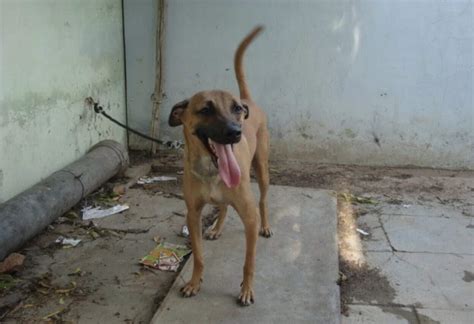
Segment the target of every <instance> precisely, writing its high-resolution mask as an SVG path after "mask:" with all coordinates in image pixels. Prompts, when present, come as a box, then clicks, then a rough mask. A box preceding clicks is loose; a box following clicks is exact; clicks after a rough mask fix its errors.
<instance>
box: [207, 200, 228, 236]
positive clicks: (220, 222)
mask: <svg viewBox="0 0 474 324" xmlns="http://www.w3.org/2000/svg"><path fill="white" fill-rule="evenodd" d="M217 208H218V209H219V213H218V215H217V219H216V221H215V222H214V224H213V225H212V227H210V228H209V229H208V230H207V231H206V233H205V238H206V239H208V240H217V239H218V238H219V237H220V236H221V234H222V229H223V228H224V221H225V217H226V215H227V205H219V206H218V207H217Z"/></svg>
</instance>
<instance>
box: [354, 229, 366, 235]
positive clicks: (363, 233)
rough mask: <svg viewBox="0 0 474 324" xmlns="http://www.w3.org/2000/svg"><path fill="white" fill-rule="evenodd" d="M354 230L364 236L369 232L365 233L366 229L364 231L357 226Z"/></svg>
mask: <svg viewBox="0 0 474 324" xmlns="http://www.w3.org/2000/svg"><path fill="white" fill-rule="evenodd" d="M356 231H357V232H359V233H360V234H362V235H364V236H367V235H369V233H367V232H366V231H364V230H363V229H360V228H357V229H356Z"/></svg>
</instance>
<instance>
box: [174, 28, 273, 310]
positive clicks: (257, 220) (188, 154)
mask: <svg viewBox="0 0 474 324" xmlns="http://www.w3.org/2000/svg"><path fill="white" fill-rule="evenodd" d="M261 30H262V27H257V28H255V29H254V30H253V31H252V32H251V33H250V34H249V35H247V37H246V38H245V39H244V40H243V41H242V42H241V44H240V45H239V47H238V49H237V51H236V53H235V61H234V64H235V73H236V78H237V82H238V85H239V90H240V98H239V97H236V96H234V95H232V94H231V93H229V92H226V91H221V90H213V91H203V92H199V93H197V94H195V95H194V96H193V97H192V98H191V99H190V100H186V101H184V102H181V103H178V104H177V105H175V106H174V107H173V110H172V112H171V115H170V125H172V126H177V125H181V124H182V125H183V133H184V138H185V142H186V145H185V154H184V187H183V189H184V199H185V201H186V206H187V209H188V214H187V223H188V227H189V231H190V237H191V244H192V250H193V256H194V268H193V274H192V278H191V280H190V281H189V282H188V283H187V284H186V285H185V286H184V287H183V288H182V290H181V291H182V293H183V295H184V296H186V297H189V296H193V295H195V294H196V293H197V292H198V291H199V289H200V285H201V280H202V274H203V269H204V263H203V256H202V246H201V243H202V242H201V240H202V230H201V211H202V209H203V207H204V205H205V204H206V203H211V204H214V205H218V206H219V215H218V220H217V223H216V224H215V225H214V227H213V228H212V229H211V230H210V231H209V232H208V233H207V238H209V239H216V238H218V237H219V236H220V235H221V232H222V226H223V224H224V219H225V215H226V211H227V206H228V205H230V206H232V207H233V208H235V210H236V211H237V213H238V214H239V216H240V218H241V220H242V222H243V224H244V228H245V236H246V253H245V264H244V269H243V282H242V286H241V292H240V296H239V301H240V303H241V304H242V305H250V304H251V303H253V301H254V292H253V277H254V272H255V257H256V256H255V254H256V243H257V238H258V233H259V225H260V234H261V235H262V236H265V237H270V236H271V234H272V232H271V229H270V225H269V222H268V211H267V203H266V195H267V191H268V186H269V175H268V151H269V135H268V130H267V120H266V116H265V114H264V112H263V111H262V110H261V109H260V108H259V107H258V106H257V105H256V104H255V103H254V102H253V100H252V98H251V95H250V91H249V89H248V86H247V83H246V81H245V76H244V71H243V64H242V61H243V55H244V52H245V50H246V48H247V46H248V45H249V44H250V43H251V42H252V40H253V39H254V38H255V37H256V36H257V35H258V34H259V33H260V32H261ZM209 101H212V102H213V104H214V106H215V107H216V110H217V112H218V114H219V116H220V118H222V119H225V120H230V119H232V118H235V116H233V115H232V114H231V112H230V111H229V110H230V108H229V107H231V106H232V103H233V102H237V103H239V104H241V105H243V106H245V107H246V108H247V107H248V108H247V109H248V118H247V119H244V116H243V115H240V116H239V117H238V120H237V122H238V123H239V124H240V125H242V137H241V140H240V141H239V142H238V143H236V144H234V145H233V147H234V155H235V157H236V159H237V161H238V164H239V166H240V170H241V180H240V184H239V185H238V186H237V187H235V188H228V187H227V186H226V185H225V184H224V183H223V182H222V181H221V179H220V177H219V175H218V170H217V168H216V167H215V166H214V165H213V163H212V160H211V157H210V154H209V152H208V150H207V149H206V147H205V146H204V145H203V143H202V142H201V140H199V138H198V137H197V136H196V135H195V134H194V132H195V129H196V127H197V125H198V124H199V123H202V122H203V121H202V120H201V117H200V116H199V114H198V113H197V111H198V110H199V109H200V108H201V107H202V106H203V105H205V104H206V102H209ZM251 167H253V168H254V170H255V174H256V176H257V180H258V184H259V189H260V202H259V208H257V205H256V201H255V198H254V195H253V193H252V190H251V187H250V168H251ZM259 216H260V217H259Z"/></svg>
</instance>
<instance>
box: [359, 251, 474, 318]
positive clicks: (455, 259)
mask: <svg viewBox="0 0 474 324" xmlns="http://www.w3.org/2000/svg"><path fill="white" fill-rule="evenodd" d="M366 257H367V262H368V264H370V265H371V267H376V268H379V269H380V270H381V274H382V275H384V276H386V277H387V278H388V280H389V281H390V284H391V286H392V287H394V288H395V290H396V296H395V299H394V300H393V301H392V303H395V304H401V305H415V306H417V307H420V308H435V309H449V310H460V311H472V310H474V290H473V289H472V282H469V280H466V273H469V272H470V273H473V272H474V256H470V255H454V254H442V255H440V254H432V253H398V252H395V253H387V252H367V253H366Z"/></svg>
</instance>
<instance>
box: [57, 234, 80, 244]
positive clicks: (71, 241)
mask: <svg viewBox="0 0 474 324" xmlns="http://www.w3.org/2000/svg"><path fill="white" fill-rule="evenodd" d="M81 241H82V240H79V239H77V240H76V239H71V238H65V237H64V236H60V237H58V238H57V239H56V241H54V242H55V243H58V244H62V245H71V246H77V245H78V244H79V243H81Z"/></svg>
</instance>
